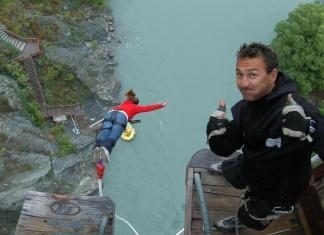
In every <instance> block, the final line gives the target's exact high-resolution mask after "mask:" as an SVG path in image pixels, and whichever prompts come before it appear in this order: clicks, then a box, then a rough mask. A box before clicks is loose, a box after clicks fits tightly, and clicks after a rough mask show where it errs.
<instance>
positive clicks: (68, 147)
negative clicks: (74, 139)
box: [51, 124, 76, 157]
mask: <svg viewBox="0 0 324 235" xmlns="http://www.w3.org/2000/svg"><path fill="white" fill-rule="evenodd" d="M51 132H52V134H53V135H54V136H55V139H56V142H57V144H58V146H59V148H60V149H59V152H58V155H59V156H60V157H62V156H65V155H68V154H72V153H76V148H75V146H74V145H73V144H72V143H71V141H70V138H69V137H68V136H67V135H66V134H65V133H64V126H63V125H60V124H58V125H55V126H54V127H53V128H52V130H51Z"/></svg>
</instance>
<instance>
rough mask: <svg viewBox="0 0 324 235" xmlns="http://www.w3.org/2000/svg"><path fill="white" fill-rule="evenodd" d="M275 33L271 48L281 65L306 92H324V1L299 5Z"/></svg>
mask: <svg viewBox="0 0 324 235" xmlns="http://www.w3.org/2000/svg"><path fill="white" fill-rule="evenodd" d="M275 32H276V34H277V35H276V37H275V38H274V39H273V41H272V47H273V49H274V50H275V51H276V53H277V54H278V57H279V68H280V69H281V70H282V71H284V72H285V73H287V74H288V75H290V76H291V77H292V78H293V79H294V80H295V81H296V83H297V86H298V88H299V90H300V91H301V93H302V94H303V95H306V96H308V95H309V94H311V93H321V92H324V60H323V58H324V43H323V42H324V4H320V3H318V2H315V3H308V4H304V5H300V6H299V7H297V8H296V9H294V10H293V11H292V12H291V13H290V14H289V17H288V19H287V20H284V21H280V22H279V23H278V24H277V25H276V28H275Z"/></svg>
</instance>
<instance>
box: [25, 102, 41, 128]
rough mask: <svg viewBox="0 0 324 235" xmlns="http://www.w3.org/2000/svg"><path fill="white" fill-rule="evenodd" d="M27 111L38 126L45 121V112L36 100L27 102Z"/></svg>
mask: <svg viewBox="0 0 324 235" xmlns="http://www.w3.org/2000/svg"><path fill="white" fill-rule="evenodd" d="M25 106H26V109H27V112H28V114H29V116H30V118H31V121H32V122H33V123H34V124H35V125H36V126H41V125H42V124H43V122H44V116H43V113H42V112H41V111H40V110H39V108H38V104H37V103H36V101H30V102H28V103H26V104H25Z"/></svg>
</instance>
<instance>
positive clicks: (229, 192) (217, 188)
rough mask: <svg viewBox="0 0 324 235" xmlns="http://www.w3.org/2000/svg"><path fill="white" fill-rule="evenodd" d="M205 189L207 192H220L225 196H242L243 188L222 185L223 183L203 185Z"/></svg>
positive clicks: (219, 193)
mask: <svg viewBox="0 0 324 235" xmlns="http://www.w3.org/2000/svg"><path fill="white" fill-rule="evenodd" d="M203 190H204V192H206V193H210V194H218V195H222V196H225V197H237V198H239V197H241V196H242V195H243V192H244V191H243V190H237V189H235V188H233V187H228V186H221V185H203Z"/></svg>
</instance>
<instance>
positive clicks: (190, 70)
mask: <svg viewBox="0 0 324 235" xmlns="http://www.w3.org/2000/svg"><path fill="white" fill-rule="evenodd" d="M306 2H310V1H305V0H304V1H303V0H268V1H261V0H246V1H239V0H164V1H157V0H109V5H110V7H111V9H112V11H113V16H114V19H115V26H116V31H117V33H116V34H117V37H119V38H121V41H122V43H120V46H119V47H118V48H117V51H116V60H117V61H118V63H119V65H118V67H117V71H116V74H117V78H118V79H119V80H120V81H121V84H122V90H121V93H120V99H123V97H122V95H123V93H124V92H125V91H126V90H127V89H129V88H133V89H134V91H135V92H136V93H137V95H138V97H139V98H140V101H141V104H149V103H156V102H161V101H164V100H170V103H169V105H168V106H167V107H166V108H165V109H161V110H158V111H155V112H151V113H146V114H140V115H138V116H137V117H136V118H138V119H141V120H142V122H141V123H139V124H134V127H135V128H136V136H135V138H134V139H133V141H131V142H124V141H122V140H120V141H119V142H118V143H117V145H116V147H115V149H114V151H113V152H112V154H111V157H110V158H111V162H110V164H109V166H108V167H107V170H106V174H105V182H104V184H105V187H104V195H105V196H109V197H111V198H112V199H113V200H114V202H115V203H116V213H117V215H118V216H119V217H121V218H124V219H125V220H127V221H128V222H129V223H130V224H131V225H132V226H133V227H134V229H135V230H136V231H137V233H138V234H140V235H176V234H177V233H178V232H179V231H180V230H181V229H182V228H183V226H184V208H185V171H186V164H187V163H188V161H189V159H190V158H191V157H192V155H193V154H194V153H195V152H196V151H197V150H199V149H201V148H207V147H208V146H207V145H206V136H205V128H206V123H207V120H208V117H209V115H210V114H211V112H212V111H213V110H214V109H216V108H217V104H218V99H220V98H224V99H225V101H226V103H227V106H228V107H231V106H232V105H233V104H235V102H237V101H238V100H239V99H240V97H241V96H240V93H239V92H238V90H237V88H236V83H235V53H236V51H237V49H238V48H239V46H240V45H241V44H242V43H243V42H252V41H257V42H263V43H266V44H269V43H270V42H271V40H272V38H273V37H274V36H275V33H274V27H275V25H276V23H277V22H278V21H280V20H285V19H287V17H288V13H289V12H290V11H291V10H293V9H294V8H295V7H296V6H298V5H299V4H301V3H306ZM131 234H135V233H134V232H133V231H132V229H131V228H130V227H129V226H128V225H127V224H126V223H125V222H123V221H122V220H120V219H116V223H115V235H131Z"/></svg>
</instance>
